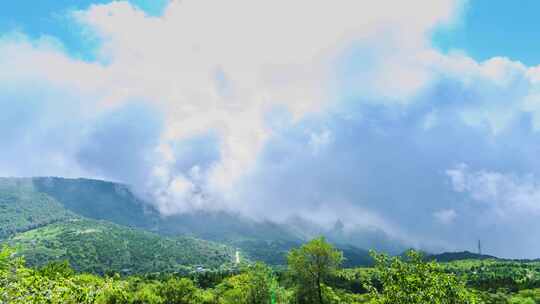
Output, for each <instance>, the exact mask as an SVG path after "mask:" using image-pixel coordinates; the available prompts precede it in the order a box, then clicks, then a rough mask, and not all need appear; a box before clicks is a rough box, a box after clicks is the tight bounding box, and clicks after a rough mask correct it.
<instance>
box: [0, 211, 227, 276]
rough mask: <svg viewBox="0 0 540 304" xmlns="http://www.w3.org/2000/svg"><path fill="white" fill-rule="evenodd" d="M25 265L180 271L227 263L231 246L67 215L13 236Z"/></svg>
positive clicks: (100, 270)
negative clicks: (61, 263)
mask: <svg viewBox="0 0 540 304" xmlns="http://www.w3.org/2000/svg"><path fill="white" fill-rule="evenodd" d="M8 243H9V244H10V245H11V246H16V247H17V248H19V254H20V255H24V257H25V259H26V262H27V263H28V265H30V266H39V265H43V264H46V263H49V262H52V261H59V260H67V261H69V263H70V264H71V265H72V266H73V267H74V269H75V270H77V271H81V272H91V273H97V274H104V273H105V272H107V271H109V272H110V271H112V272H119V273H127V274H130V273H152V272H181V271H183V272H186V271H188V270H189V268H187V266H193V265H204V266H205V267H212V268H217V267H219V266H222V265H226V264H231V263H232V262H233V257H234V250H233V249H231V248H229V247H227V246H225V245H220V244H216V243H212V242H208V241H203V240H198V239H194V238H187V237H176V238H166V237H161V236H159V235H156V234H153V233H150V232H146V231H142V230H138V229H134V228H127V227H123V226H119V225H115V224H111V223H108V222H105V221H94V220H86V219H72V220H69V221H67V222H58V223H54V224H51V225H47V226H45V227H41V228H38V229H34V230H30V231H27V232H24V233H21V234H17V235H16V236H14V237H12V238H11V239H9V240H8Z"/></svg>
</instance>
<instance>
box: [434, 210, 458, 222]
mask: <svg viewBox="0 0 540 304" xmlns="http://www.w3.org/2000/svg"><path fill="white" fill-rule="evenodd" d="M433 217H434V218H435V219H436V220H437V221H438V222H439V223H441V224H444V225H448V224H451V223H452V222H454V220H455V219H456V217H457V212H456V211H455V210H453V209H443V210H439V211H436V212H434V213H433Z"/></svg>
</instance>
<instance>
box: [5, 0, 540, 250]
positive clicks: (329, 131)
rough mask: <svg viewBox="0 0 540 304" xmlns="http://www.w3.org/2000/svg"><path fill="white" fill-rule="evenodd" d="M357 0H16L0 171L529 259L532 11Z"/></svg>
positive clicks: (174, 206) (539, 116)
mask: <svg viewBox="0 0 540 304" xmlns="http://www.w3.org/2000/svg"><path fill="white" fill-rule="evenodd" d="M366 3H367V2H365V1H356V0H343V1H339V2H336V1H332V0H321V1H311V0H296V1H288V0H273V1H265V0H229V1H213V0H184V1H175V2H172V3H170V4H169V5H167V3H166V2H165V1H142V0H137V1H135V0H134V1H133V2H125V1H124V2H108V1H86V0H84V1H79V2H75V1H39V3H37V2H35V1H30V0H25V1H11V2H9V4H7V6H4V7H3V9H2V10H1V12H0V108H1V109H2V111H0V138H2V140H3V142H2V147H3V148H2V149H0V176H40V175H44V176H51V175H58V176H67V177H79V176H84V177H94V178H103V179H110V180H116V181H122V182H125V183H129V184H131V185H133V186H134V187H136V188H137V189H138V190H139V192H141V193H144V194H145V197H150V198H152V203H153V204H155V205H156V207H157V208H158V209H159V210H160V211H161V212H163V214H173V213H179V212H189V211H192V210H200V209H204V210H207V209H209V210H227V211H234V212H240V213H243V214H245V215H247V216H252V217H255V218H267V217H270V219H273V220H283V219H287V218H290V217H293V216H295V215H299V214H300V215H302V216H303V217H305V218H306V219H308V220H312V221H315V222H317V223H320V224H322V225H329V226H331V225H333V223H334V222H335V221H337V220H338V219H340V220H342V221H343V222H344V223H345V226H346V230H347V231H349V232H350V233H351V239H358V235H364V234H362V233H365V232H366V231H368V232H369V231H376V232H377V233H378V234H379V235H386V237H387V238H388V239H390V240H393V241H395V242H398V243H403V244H406V246H417V247H421V248H425V249H428V250H434V251H436V250H463V249H474V246H475V244H476V241H477V239H478V238H481V239H482V243H483V244H484V246H485V248H486V252H488V253H492V254H498V255H502V256H508V257H517V256H519V257H538V256H540V244H538V243H537V242H536V240H534V239H533V238H534V236H535V235H538V233H531V231H532V232H540V221H538V217H540V205H539V204H538V201H540V160H539V159H538V157H537V155H538V153H539V151H540V69H538V68H537V67H536V66H535V65H536V64H538V63H540V57H539V56H540V55H539V54H540V53H539V52H538V50H539V49H540V45H538V44H539V42H538V41H539V40H538V39H536V36H535V35H536V33H535V29H536V28H538V25H537V22H538V21H537V20H536V19H535V18H533V17H534V16H533V14H534V12H537V11H538V8H540V3H538V2H537V1H520V2H519V5H515V3H514V2H510V1H484V0H477V1H474V0H471V1H469V2H464V1H462V0H440V1H426V0H409V1H406V2H405V1H394V0H380V1H377V2H369V5H368V4H366ZM388 7H393V9H392V10H389V9H388ZM306 8H309V9H306ZM75 12H77V13H75ZM299 16H301V20H302V22H298V20H299V18H300V17H299ZM277 20H279V22H278V21H277ZM321 20H323V21H321ZM104 63H106V64H104ZM270 211H271V212H270ZM357 232H359V234H355V233H357ZM355 235H356V236H357V237H355Z"/></svg>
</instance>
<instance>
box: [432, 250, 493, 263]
mask: <svg viewBox="0 0 540 304" xmlns="http://www.w3.org/2000/svg"><path fill="white" fill-rule="evenodd" d="M426 259H427V260H435V261H437V262H452V261H459V260H500V259H499V258H498V257H496V256H492V255H487V254H478V253H473V252H470V251H460V252H443V253H440V254H431V255H426Z"/></svg>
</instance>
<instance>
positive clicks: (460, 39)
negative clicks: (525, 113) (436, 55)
mask: <svg viewBox="0 0 540 304" xmlns="http://www.w3.org/2000/svg"><path fill="white" fill-rule="evenodd" d="M539 10H540V2H538V1H534V0H523V1H505V0H471V1H470V2H468V3H467V4H466V5H465V8H464V13H463V17H462V20H460V21H458V22H456V24H455V25H454V26H453V27H450V28H444V29H441V30H439V31H437V32H436V34H435V35H434V43H435V44H436V45H437V46H439V47H440V48H441V49H443V50H445V51H449V50H452V49H454V50H463V51H465V52H467V54H469V55H470V56H472V57H473V58H475V59H477V60H479V61H483V60H486V59H489V58H491V57H494V56H506V57H509V58H511V59H513V60H519V61H521V62H523V63H525V64H527V65H538V64H540V52H538V49H539V48H540V39H539V38H540V37H539V32H538V29H539V28H540V19H539V18H538V14H537V13H538V11H539Z"/></svg>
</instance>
